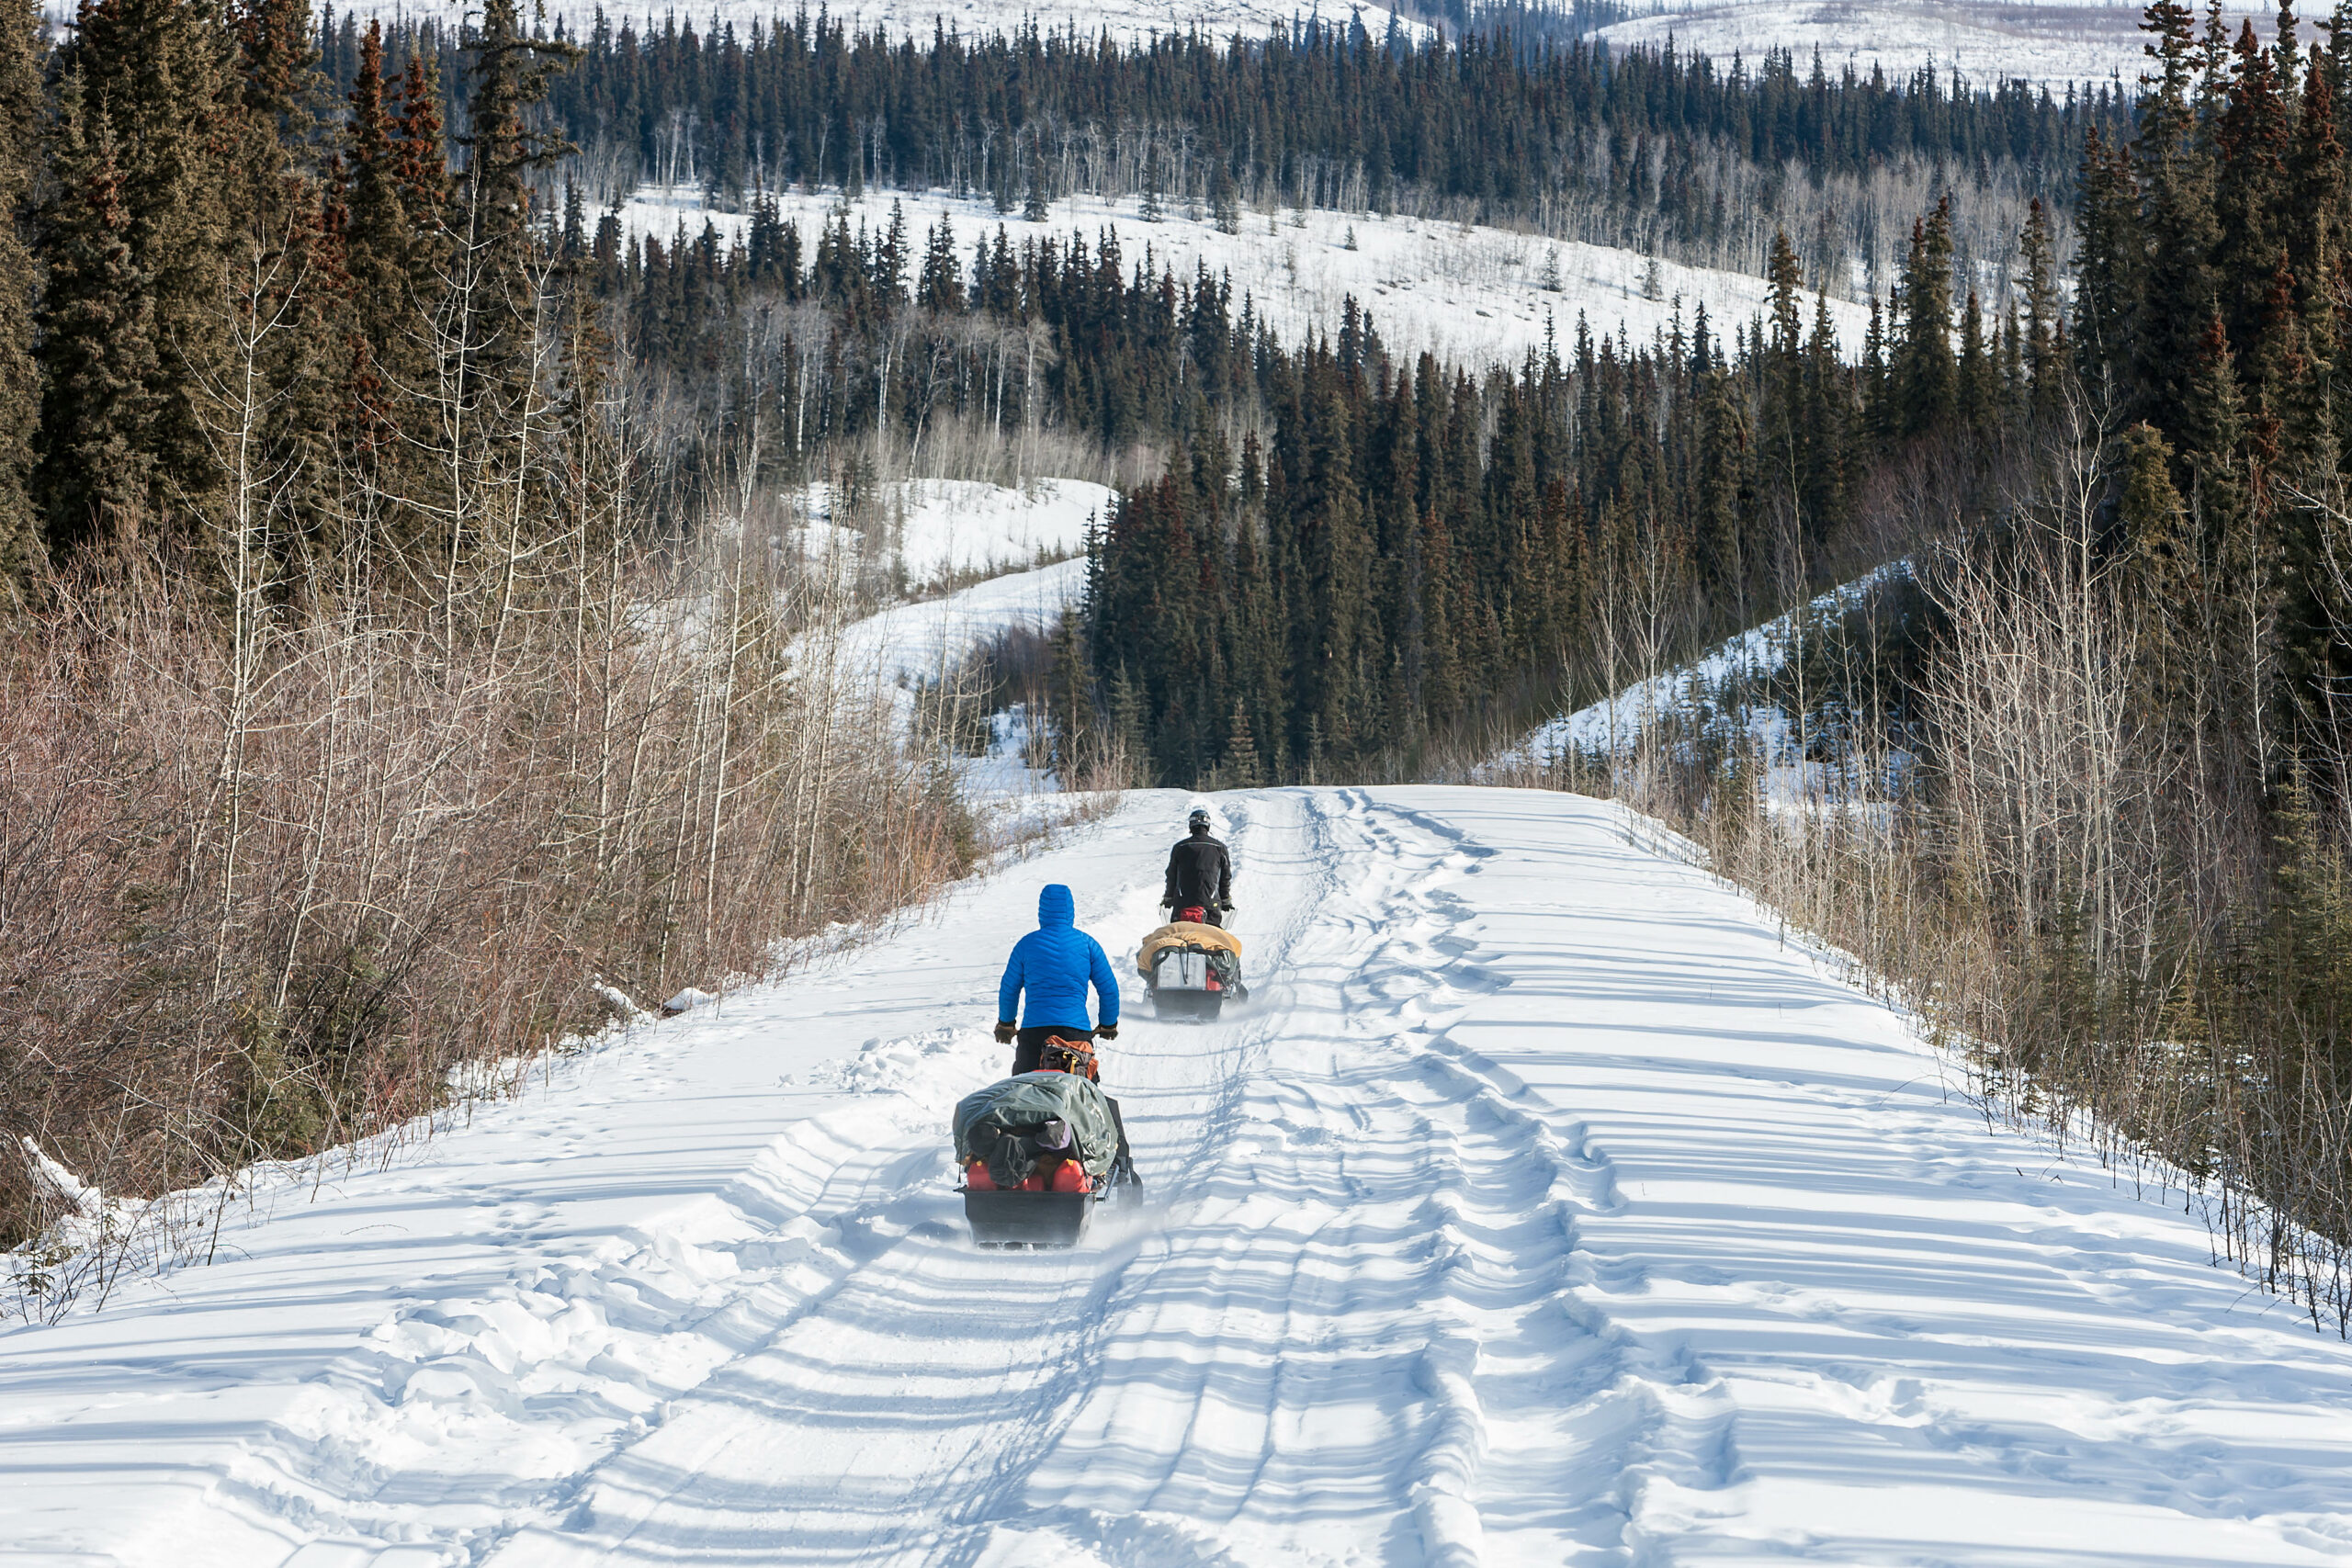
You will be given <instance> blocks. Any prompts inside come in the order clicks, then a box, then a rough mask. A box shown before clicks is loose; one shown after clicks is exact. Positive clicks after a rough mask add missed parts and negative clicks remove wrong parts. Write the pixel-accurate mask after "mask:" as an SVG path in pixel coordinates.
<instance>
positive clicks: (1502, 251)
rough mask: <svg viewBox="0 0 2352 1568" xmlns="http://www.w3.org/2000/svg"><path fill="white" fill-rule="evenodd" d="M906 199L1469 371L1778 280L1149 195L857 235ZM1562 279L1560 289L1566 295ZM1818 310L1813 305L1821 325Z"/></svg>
mask: <svg viewBox="0 0 2352 1568" xmlns="http://www.w3.org/2000/svg"><path fill="white" fill-rule="evenodd" d="M894 201H895V202H899V203H901V204H902V205H903V207H904V209H905V213H906V219H907V223H908V227H909V228H910V231H913V233H914V234H915V236H916V239H917V243H921V237H922V235H923V234H924V233H926V232H927V231H929V230H930V229H931V227H932V226H933V224H935V223H937V222H938V221H939V220H940V219H941V217H943V216H944V217H945V218H946V219H947V220H948V224H949V226H950V228H951V229H952V230H953V231H955V234H956V250H957V252H958V254H961V255H963V256H964V257H966V258H967V260H968V258H969V257H970V255H971V253H972V244H973V242H974V241H975V240H977V239H978V238H979V237H981V236H982V235H984V234H985V235H991V236H992V235H994V234H995V232H996V229H997V225H998V224H1000V223H1001V224H1003V225H1004V228H1005V231H1006V232H1007V233H1008V234H1009V235H1010V236H1011V238H1012V243H1013V244H1014V245H1015V246H1016V247H1017V246H1018V245H1019V244H1020V243H1022V242H1023V240H1025V239H1031V238H1039V237H1047V236H1050V237H1052V238H1055V239H1057V240H1067V239H1069V236H1070V235H1071V234H1072V233H1076V234H1078V235H1079V236H1080V237H1081V238H1082V239H1084V240H1085V241H1086V243H1087V244H1088V246H1089V247H1092V246H1093V245H1095V244H1096V243H1097V242H1098V240H1099V237H1100V235H1101V234H1102V232H1103V231H1104V230H1106V229H1108V230H1114V231H1116V232H1117V234H1118V239H1119V246H1120V250H1121V253H1122V256H1123V259H1124V260H1125V263H1126V265H1127V266H1128V268H1129V270H1130V271H1132V270H1133V268H1134V267H1135V265H1136V264H1137V263H1139V262H1141V261H1142V260H1144V258H1145V254H1146V252H1147V250H1148V252H1149V253H1150V255H1151V257H1152V260H1153V265H1154V266H1155V268H1159V267H1170V268H1173V269H1174V271H1175V273H1176V275H1177V276H1179V277H1180V278H1184V279H1187V280H1189V279H1190V278H1191V277H1192V276H1193V266H1194V265H1195V263H1196V262H1201V261H1205V262H1206V263H1207V264H1208V267H1209V270H1210V272H1212V273H1213V274H1218V275H1228V276H1230V277H1231V279H1232V282H1233V293H1234V308H1235V309H1236V310H1238V309H1239V308H1240V302H1241V297H1242V295H1243V294H1245V293H1246V294H1248V295H1249V296H1250V298H1251V299H1254V300H1255V301H1256V303H1257V308H1258V310H1259V312H1260V314H1261V316H1263V317H1265V318H1266V319H1267V320H1269V321H1272V323H1273V325H1274V327H1275V330H1276V331H1278V332H1280V333H1282V334H1283V337H1284V338H1285V339H1287V340H1289V341H1291V342H1294V343H1295V342H1296V341H1298V340H1299V338H1300V337H1301V336H1302V335H1303V334H1305V333H1306V332H1308V331H1309V330H1313V331H1316V332H1321V333H1337V332H1338V331H1339V327H1340V310H1341V309H1342V308H1343V306H1344V305H1345V303H1346V301H1347V299H1348V297H1349V296H1350V295H1353V296H1354V297H1355V299H1356V300H1357V302H1358V303H1359V304H1360V305H1362V306H1363V308H1364V309H1366V310H1370V311H1371V312H1372V313H1373V321H1374V325H1375V326H1376V327H1377V328H1378V329H1379V332H1380V335H1381V337H1382V339H1383V340H1384V341H1385V342H1386V344H1388V347H1389V349H1390V351H1391V352H1392V353H1397V354H1402V355H1412V354H1416V353H1419V351H1420V350H1422V349H1430V350H1432V351H1434V352H1435V353H1436V354H1437V355H1438V356H1439V358H1441V359H1442V360H1445V361H1448V362H1449V363H1456V364H1463V365H1468V366H1485V365H1490V364H1493V363H1496V362H1497V361H1508V362H1515V361H1517V360H1518V359H1519V357H1520V356H1521V355H1524V354H1525V353H1527V352H1528V350H1530V349H1538V350H1540V349H1541V347H1542V345H1543V344H1544V333H1545V332H1546V330H1547V329H1552V330H1555V331H1556V333H1557V334H1558V340H1559V343H1560V344H1561V351H1562V352H1563V353H1564V354H1565V353H1566V349H1567V345H1568V344H1570V342H1571V341H1572V340H1573V338H1574V336H1575V332H1576V320H1577V312H1578V311H1582V312H1583V313H1584V316H1585V319H1586V321H1587V322H1588V323H1589V325H1590V327H1591V330H1592V331H1593V332H1594V333H1609V334H1611V335H1614V334H1616V333H1618V332H1619V331H1620V330H1621V329H1622V330H1623V332H1625V333H1628V334H1630V336H1631V337H1632V339H1633V340H1634V343H1636V344H1645V343H1647V342H1649V341H1650V340H1651V339H1652V338H1653V336H1655V335H1656V334H1658V333H1664V332H1666V331H1668V328H1669V326H1670V323H1671V321H1672V318H1673V315H1674V312H1675V310H1676V309H1677V308H1678V304H1679V309H1680V310H1681V312H1682V320H1683V322H1684V324H1685V327H1686V329H1687V327H1688V326H1689V324H1690V322H1691V320H1692V318H1693V316H1694V315H1695V314H1696V312H1697V310H1698V307H1699V306H1700V304H1701V303H1702V302H1703V303H1704V304H1705V305H1706V308H1707V315H1708V318H1709V320H1710V321H1712V322H1713V331H1714V332H1715V333H1717V334H1718V335H1719V336H1720V337H1721V338H1723V339H1724V341H1726V342H1728V340H1729V338H1730V336H1731V333H1732V329H1733V327H1734V325H1735V324H1739V325H1745V324H1747V321H1748V320H1749V318H1751V317H1753V316H1755V315H1757V314H1758V313H1759V312H1761V311H1762V310H1764V308H1765V301H1766V296H1767V290H1766V288H1765V284H1764V280H1763V279H1761V278H1758V277H1750V276H1747V274H1745V273H1737V272H1724V271H1719V270H1715V269H1712V268H1706V267H1687V266H1681V265H1677V264H1675V263H1672V262H1666V261H1660V262H1657V264H1656V265H1657V288H1656V290H1655V292H1656V295H1657V298H1655V299H1652V298H1650V297H1649V295H1648V292H1647V291H1645V285H1646V284H1647V283H1648V281H1649V278H1648V274H1649V270H1650V268H1651V266H1652V265H1653V264H1652V262H1651V260H1650V258H1649V257H1647V256H1645V255H1643V254H1640V253H1638V252H1635V251H1625V250H1617V249H1614V248H1612V247H1610V246H1606V245H1587V244H1579V243H1573V242H1568V241H1553V240H1547V239H1544V238H1541V237H1539V236H1536V235H1532V234H1521V233H1516V232H1513V231H1510V230H1507V229H1495V228H1488V227H1486V226H1483V225H1475V224H1474V225H1464V224H1460V223H1443V222H1433V221H1430V220H1424V219H1416V218H1410V217H1406V216H1402V215H1398V216H1394V217H1388V218H1382V217H1377V216H1373V217H1365V216H1361V215H1357V216H1351V215H1350V214H1347V213H1342V212H1329V211H1322V210H1310V211H1307V212H1306V213H1304V214H1301V213H1298V212H1295V211H1292V210H1288V209H1285V210H1284V212H1283V214H1282V215H1281V216H1280V217H1279V218H1277V219H1271V220H1270V219H1269V218H1267V217H1265V216H1263V215H1261V214H1257V213H1251V214H1250V215H1249V216H1247V217H1245V218H1244V219H1243V220H1242V223H1241V231H1240V232H1239V233H1238V234H1227V233H1223V232H1220V231H1218V230H1217V228H1216V225H1215V224H1214V223H1212V222H1211V221H1209V220H1208V219H1207V218H1206V216H1205V215H1204V216H1201V217H1197V218H1196V217H1191V216H1188V215H1187V214H1186V213H1185V211H1184V209H1182V208H1181V207H1177V208H1172V209H1170V211H1169V212H1168V214H1167V217H1166V220H1165V221H1163V222H1159V223H1147V222H1145V221H1143V220H1142V218H1141V216H1140V211H1141V208H1140V203H1139V201H1133V200H1130V201H1117V202H1114V201H1107V200H1104V199H1102V198H1100V197H1071V198H1069V199H1068V200H1064V201H1059V202H1056V203H1055V204H1054V209H1053V214H1052V217H1051V218H1050V220H1048V221H1046V222H1044V223H1025V222H1023V221H1022V220H1021V217H1020V215H1019V214H1018V213H1012V214H1001V213H999V212H997V211H996V210H995V209H993V208H992V207H991V206H990V205H989V202H988V201H987V200H986V199H985V198H978V199H963V198H958V197H954V196H952V195H949V194H947V193H945V192H941V191H924V192H899V193H893V192H888V191H868V192H867V193H866V194H865V196H864V197H861V198H860V199H858V200H856V201H854V202H852V203H850V204H849V212H850V214H851V217H850V222H851V225H852V227H853V228H854V227H855V226H856V225H857V224H858V223H860V222H864V223H865V224H866V225H867V226H868V228H869V229H871V230H872V231H875V232H876V233H879V232H880V231H882V230H883V229H885V228H887V227H888V223H889V221H890V207H891V204H892V203H893V202H894ZM779 204H780V205H781V206H782V208H783V209H784V211H785V215H786V217H788V218H791V219H792V220H795V221H796V222H797V223H798V224H799V225H800V227H801V231H802V233H803V234H804V235H807V236H810V237H811V241H812V242H813V235H814V231H815V229H816V227H817V226H818V225H819V224H821V223H823V222H825V221H828V220H829V218H830V215H831V214H832V213H834V212H837V211H840V210H842V198H841V197H840V196H839V195H838V194H833V193H823V192H818V193H803V192H797V191H787V192H785V193H783V194H782V196H781V197H779ZM622 214H623V221H624V223H625V224H626V226H627V227H628V229H629V230H631V231H634V232H638V233H650V234H652V235H653V236H654V237H655V238H657V239H659V240H661V241H662V243H664V244H668V243H671V242H672V241H673V239H674V238H675V237H676V235H677V232H678V230H679V227H680V225H681V224H683V225H684V229H685V232H686V233H687V235H688V236H690V237H691V236H693V235H696V234H699V233H701V232H702V226H703V224H704V223H705V222H706V221H707V222H710V223H714V224H716V225H718V229H719V231H720V233H721V234H722V235H724V236H726V237H727V238H729V239H732V238H733V237H735V236H736V235H738V234H740V233H741V232H742V231H744V230H745V228H746V227H747V226H748V225H749V223H750V222H751V220H750V218H749V217H747V216H745V215H743V214H741V213H728V212H716V211H707V210H706V209H704V207H703V205H702V201H701V198H700V197H699V196H698V195H696V194H695V192H693V191H689V190H663V189H647V190H643V191H640V192H639V193H638V194H637V196H636V197H634V198H633V199H631V200H630V201H629V202H628V203H627V204H626V205H625V206H624V208H623V209H622ZM1302 220H1303V224H1302ZM1351 232H1352V234H1353V236H1354V242H1355V248H1354V249H1352V250H1351V249H1350V248H1349V236H1350V234H1351ZM1555 257H1556V258H1557V265H1556V266H1555V265H1554V258H1555ZM1555 281H1556V282H1557V283H1558V285H1559V287H1558V288H1557V289H1556V290H1555V289H1554V288H1551V287H1550V285H1551V284H1552V283H1553V282H1555ZM1811 311H1812V306H1811V304H1810V303H1809V302H1808V304H1807V305H1806V314H1807V319H1808V320H1810V319H1811ZM1829 312H1830V316H1831V318H1832V320H1834V321H1836V323H1837V326H1838V338H1839V342H1840V344H1841V345H1842V347H1843V348H1844V350H1845V352H1846V353H1847V355H1849V356H1851V355H1857V354H1859V353H1860V352H1861V345H1862V333H1863V330H1864V328H1865V327H1866V326H1867V325H1868V323H1869V320H1870V307H1869V306H1868V305H1867V304H1855V303H1853V302H1852V301H1849V300H1832V301H1830V306H1829Z"/></svg>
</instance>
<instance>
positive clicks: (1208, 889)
mask: <svg viewBox="0 0 2352 1568" xmlns="http://www.w3.org/2000/svg"><path fill="white" fill-rule="evenodd" d="M1190 826H1191V828H1192V829H1193V833H1192V837H1190V838H1188V839H1186V840H1183V841H1182V843H1179V844H1178V845H1177V846H1176V847H1175V848H1174V849H1172V850H1170V851H1169V852H1168V893H1167V897H1164V898H1162V899H1160V902H1161V903H1162V904H1165V905H1167V906H1168V907H1169V908H1172V909H1188V908H1193V906H1195V905H1197V906H1199V908H1200V909H1201V912H1202V913H1203V915H1204V916H1205V917H1206V918H1207V920H1208V923H1209V924H1211V925H1213V926H1222V925H1223V924H1225V920H1224V919H1223V916H1224V915H1225V914H1226V913H1227V912H1228V911H1230V910H1231V909H1232V908H1233V860H1232V857H1231V856H1229V855H1227V853H1226V852H1225V846H1224V845H1223V844H1221V843H1219V842H1217V841H1216V840H1215V839H1212V838H1210V837H1209V814H1208V812H1207V810H1206V809H1204V808H1202V807H1194V808H1193V816H1192V820H1191V823H1190Z"/></svg>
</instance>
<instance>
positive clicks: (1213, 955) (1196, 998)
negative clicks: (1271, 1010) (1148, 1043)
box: [1136, 905, 1250, 1020]
mask: <svg viewBox="0 0 2352 1568" xmlns="http://www.w3.org/2000/svg"><path fill="white" fill-rule="evenodd" d="M1207 912H1208V911H1206V910H1205V909H1203V908H1199V907H1198V906H1197V905H1196V906H1193V907H1192V908H1183V909H1179V910H1178V911H1177V912H1176V913H1177V916H1178V918H1177V919H1174V920H1171V921H1170V922H1169V923H1168V924H1166V925H1164V926H1161V927H1160V928H1159V930H1158V931H1153V932H1152V933H1151V934H1150V935H1149V936H1147V937H1145V938H1144V939H1143V945H1142V947H1141V948H1139V949H1138V950H1137V951H1136V973H1137V974H1139V975H1141V976H1143V978H1144V985H1145V987H1147V988H1148V990H1149V991H1150V993H1151V1002H1152V1010H1154V1011H1155V1012H1157V1013H1158V1014H1159V1016H1160V1017H1162V1018H1191V1019H1203V1020H1206V1019H1213V1018H1215V1017H1216V1016H1217V1015H1218V1014H1219V1013H1220V1012H1222V1011H1223V1010H1224V1009H1225V1004H1226V1001H1227V999H1228V998H1230V999H1231V1000H1234V1001H1237V1002H1238V1001H1246V1000H1247V999H1249V996H1250V987H1247V986H1245V985H1243V984H1242V983H1241V939H1240V938H1239V937H1238V936H1235V935H1234V934H1233V933H1232V932H1231V931H1226V930H1224V929H1223V928H1221V927H1218V926H1213V925H1210V924H1209V923H1208V922H1207V920H1206V919H1204V918H1203V917H1204V916H1205V915H1206V914H1207Z"/></svg>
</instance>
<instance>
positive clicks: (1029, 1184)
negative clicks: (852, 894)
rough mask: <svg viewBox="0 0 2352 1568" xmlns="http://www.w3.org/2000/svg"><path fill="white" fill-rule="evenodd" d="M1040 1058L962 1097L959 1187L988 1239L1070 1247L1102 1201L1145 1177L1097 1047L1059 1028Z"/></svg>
mask: <svg viewBox="0 0 2352 1568" xmlns="http://www.w3.org/2000/svg"><path fill="white" fill-rule="evenodd" d="M1039 1061H1040V1065H1039V1070H1038V1071H1036V1072H1034V1073H1023V1074H1020V1075H1019V1076H1018V1077H1010V1078H1006V1079H1004V1080H1002V1081H1001V1082H999V1083H993V1084H990V1085H989V1087H988V1088H986V1089H979V1090H977V1091H975V1092H973V1093H971V1094H968V1095H966V1096H965V1097H964V1100H963V1102H962V1103H961V1104H959V1105H957V1106H956V1122H955V1129H956V1166H957V1168H960V1169H961V1170H962V1171H963V1173H964V1185H963V1186H962V1187H961V1188H959V1189H958V1190H959V1191H961V1192H962V1193H963V1194H964V1217H965V1219H966V1220H967V1221H969V1222H970V1224H971V1226H972V1239H973V1240H974V1241H975V1242H977V1243H978V1244H979V1245H980V1246H982V1247H1073V1246H1075V1245H1077V1243H1078V1240H1079V1238H1080V1236H1082V1235H1085V1234H1086V1222H1087V1218H1088V1216H1089V1215H1090V1214H1091V1213H1093V1211H1094V1206H1095V1205H1096V1204H1097V1203H1100V1202H1103V1201H1104V1200H1106V1199H1108V1198H1110V1197H1111V1196H1112V1195H1113V1194H1114V1193H1123V1192H1124V1193H1129V1194H1132V1193H1133V1192H1135V1191H1136V1190H1139V1189H1140V1188H1141V1187H1142V1186H1143V1181H1142V1179H1141V1178H1140V1177H1138V1176H1137V1175H1136V1168H1135V1156H1134V1154H1133V1152H1132V1151H1131V1150H1129V1148H1128V1147H1127V1130H1126V1125H1125V1122H1123V1121H1122V1120H1121V1119H1120V1116H1119V1103H1118V1101H1116V1100H1113V1099H1112V1098H1111V1097H1110V1096H1109V1095H1106V1094H1104V1093H1103V1090H1102V1089H1101V1087H1100V1086H1099V1085H1098V1084H1097V1083H1096V1082H1095V1077H1096V1069H1095V1066H1094V1051H1093V1047H1092V1046H1091V1045H1090V1044H1089V1043H1087V1042H1085V1041H1082V1040H1064V1039H1062V1038H1061V1037H1060V1036H1058V1035H1057V1036H1054V1037H1053V1038H1051V1039H1049V1040H1047V1041H1046V1049H1045V1050H1044V1052H1042V1053H1041V1054H1040V1058H1039Z"/></svg>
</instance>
